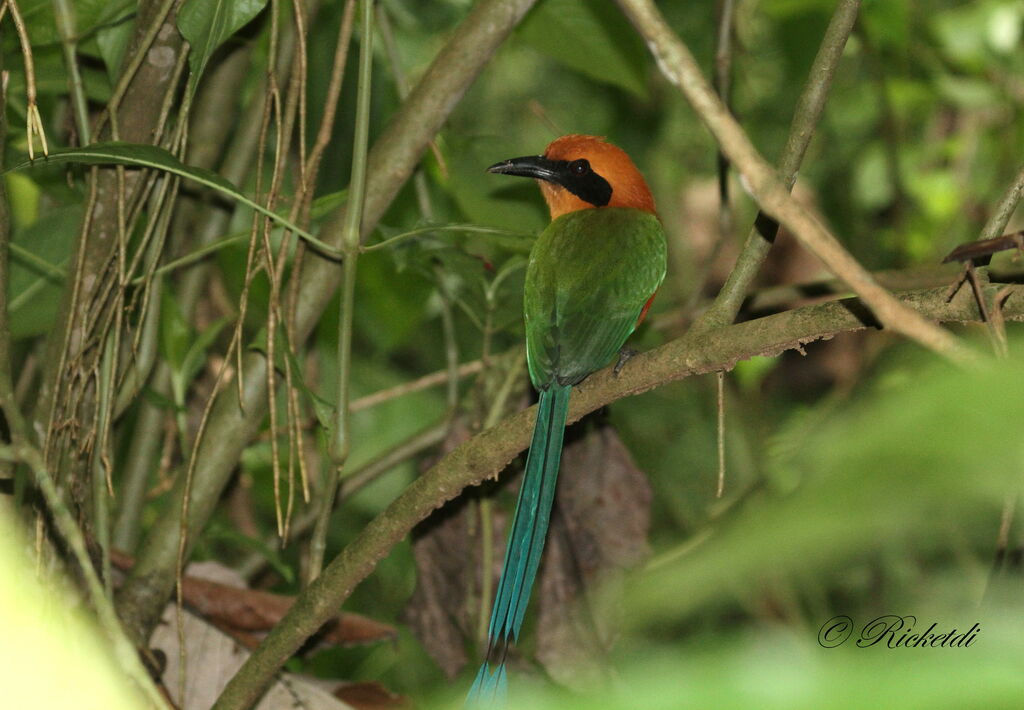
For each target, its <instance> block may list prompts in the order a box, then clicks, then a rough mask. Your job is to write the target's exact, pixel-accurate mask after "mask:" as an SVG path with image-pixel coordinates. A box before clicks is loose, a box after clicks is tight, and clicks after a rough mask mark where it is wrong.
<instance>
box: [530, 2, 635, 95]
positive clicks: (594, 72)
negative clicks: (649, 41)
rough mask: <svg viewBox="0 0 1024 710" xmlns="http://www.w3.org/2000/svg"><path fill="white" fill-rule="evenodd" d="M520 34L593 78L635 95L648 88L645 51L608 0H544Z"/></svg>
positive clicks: (551, 55) (555, 57) (549, 54)
mask: <svg viewBox="0 0 1024 710" xmlns="http://www.w3.org/2000/svg"><path fill="white" fill-rule="evenodd" d="M518 34H519V37H521V38H522V39H523V40H525V41H526V42H527V43H528V44H530V45H532V46H533V47H534V48H536V49H538V50H540V51H541V52H543V53H544V54H547V55H548V56H549V57H551V58H552V59H555V60H557V61H559V62H561V63H563V64H565V65H566V66H568V67H570V68H572V69H575V70H576V71H578V72H581V73H583V74H586V75H587V76H589V77H591V78H592V79H596V80H598V81H602V82H605V83H607V84H612V85H613V86H618V87H621V88H623V89H625V90H626V91H629V92H632V93H634V94H636V95H637V96H644V95H646V93H647V82H646V78H645V77H646V73H647V51H646V50H645V49H644V46H643V42H642V41H641V40H640V38H639V37H638V36H637V34H636V33H635V32H634V31H633V28H632V27H631V26H630V24H629V23H628V22H626V21H625V20H624V19H623V17H622V13H621V12H620V11H619V9H618V8H617V7H616V6H615V4H614V3H612V2H611V0H546V1H545V2H543V3H540V4H539V5H538V7H537V8H536V9H535V10H534V11H533V12H531V13H530V15H529V16H528V17H527V18H526V21H525V22H523V24H522V26H521V27H520V29H519V33H518Z"/></svg>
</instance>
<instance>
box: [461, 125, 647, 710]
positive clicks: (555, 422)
mask: <svg viewBox="0 0 1024 710" xmlns="http://www.w3.org/2000/svg"><path fill="white" fill-rule="evenodd" d="M487 172H489V173H496V174H500V175H514V176H519V177H527V178H534V179H535V180H536V181H537V183H538V184H539V186H540V190H541V193H542V195H543V197H544V200H545V202H546V203H547V206H548V209H549V211H550V213H551V223H550V224H549V225H548V227H547V228H546V229H544V231H543V232H542V233H541V234H540V236H539V237H538V238H537V241H536V242H535V243H534V245H533V248H532V249H531V251H530V258H529V263H528V265H527V269H526V283H525V289H524V296H523V311H524V316H525V323H526V361H527V369H528V371H529V374H530V380H531V382H532V383H533V386H534V387H535V388H536V390H537V392H538V394H539V397H538V405H537V419H536V423H535V424H534V428H533V437H532V439H531V441H530V451H529V454H527V460H526V471H525V474H524V476H523V482H522V487H521V488H520V491H519V499H518V502H517V503H516V509H515V514H514V516H513V519H512V527H511V530H510V533H509V539H508V546H507V548H506V552H505V561H504V566H503V568H502V572H501V578H500V579H499V581H498V587H497V591H496V593H495V599H494V606H493V607H492V610H491V619H490V625H489V627H488V647H487V656H486V658H485V660H484V661H483V663H482V665H481V666H480V670H479V672H478V673H477V676H476V679H475V681H474V682H473V686H472V688H471V689H470V692H469V695H468V696H467V699H466V707H467V708H485V707H499V706H501V705H503V704H505V702H506V697H507V689H508V677H507V672H506V669H505V660H506V655H507V653H508V649H509V647H510V646H511V645H512V644H514V643H515V642H517V641H518V638H519V631H520V629H521V627H522V624H523V618H524V615H525V612H526V606H527V603H528V602H529V598H530V591H531V589H532V588H533V582H534V578H535V577H536V575H537V569H538V567H539V565H540V561H541V554H542V552H543V549H544V539H545V537H546V535H547V529H548V521H549V519H550V515H551V506H552V504H553V502H554V495H555V483H556V480H557V476H558V467H559V462H560V459H561V452H562V437H563V433H564V430H565V425H566V418H567V416H568V410H569V399H570V393H571V391H572V387H573V386H574V385H577V384H579V383H580V382H582V381H583V380H584V379H585V378H586V377H587V376H588V375H590V374H591V373H593V372H595V371H597V370H599V369H601V368H603V367H604V366H606V365H607V364H609V363H610V362H611V360H612V359H613V358H614V357H615V356H616V355H617V354H620V353H622V352H623V345H624V343H625V341H626V339H627V338H628V337H629V336H630V334H632V332H633V331H634V330H635V329H636V327H637V326H638V325H639V324H640V322H641V321H642V320H643V319H644V316H645V315H646V314H647V310H648V308H650V305H651V301H652V300H653V299H654V294H655V292H656V291H657V290H658V287H659V286H660V285H661V282H662V280H663V279H664V278H665V268H666V240H665V231H664V228H663V227H662V223H661V220H660V218H659V217H658V214H657V211H656V210H655V205H654V198H653V197H652V196H651V191H650V189H649V188H648V187H647V183H646V182H645V181H644V178H643V176H642V175H641V174H640V171H639V170H638V169H637V167H636V165H635V164H634V163H633V161H632V160H631V159H630V157H629V155H628V154H627V153H626V152H625V151H623V150H622V149H621V148H619V147H617V146H615V145H613V144H612V143H609V142H608V141H606V140H605V139H604V138H601V137H598V136H590V135H579V134H572V135H566V136H562V137H560V138H558V139H556V140H554V141H553V142H551V143H550V144H549V145H548V146H547V148H546V149H545V151H544V153H543V155H532V156H525V157H521V158H512V159H510V160H504V161H502V162H500V163H496V164H494V165H492V166H490V167H489V168H487ZM622 362H623V361H622V360H620V363H619V364H622ZM484 573H485V574H488V573H489V572H488V571H487V570H484Z"/></svg>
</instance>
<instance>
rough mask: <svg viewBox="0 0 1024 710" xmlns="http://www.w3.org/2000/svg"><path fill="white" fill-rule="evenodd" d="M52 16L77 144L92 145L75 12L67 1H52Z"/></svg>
mask: <svg viewBox="0 0 1024 710" xmlns="http://www.w3.org/2000/svg"><path fill="white" fill-rule="evenodd" d="M53 16H54V19H55V20H56V24H57V33H58V34H59V35H60V43H61V46H62V47H63V48H64V65H65V67H66V68H67V70H68V92H69V93H70V94H71V105H72V106H73V107H74V111H75V128H77V129H78V144H79V145H89V144H90V143H92V137H91V133H90V131H89V105H88V102H87V101H86V98H85V86H84V85H83V84H82V74H81V72H79V70H78V57H77V53H78V40H77V31H76V30H75V10H74V8H73V7H72V6H71V3H70V2H68V0H53Z"/></svg>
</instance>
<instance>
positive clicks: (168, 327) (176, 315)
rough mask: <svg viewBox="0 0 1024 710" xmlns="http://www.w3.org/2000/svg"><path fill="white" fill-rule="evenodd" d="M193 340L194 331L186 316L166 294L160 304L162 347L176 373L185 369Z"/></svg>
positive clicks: (168, 363) (168, 362)
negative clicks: (186, 356)
mask: <svg viewBox="0 0 1024 710" xmlns="http://www.w3.org/2000/svg"><path fill="white" fill-rule="evenodd" d="M191 340H192V329H191V328H189V325H188V322H187V321H186V320H185V316H183V315H182V314H181V309H180V308H179V307H178V304H177V303H176V302H175V301H174V299H173V298H171V297H170V296H169V295H166V294H165V295H164V298H163V301H162V302H161V304H160V345H161V349H162V350H163V356H164V358H165V359H166V360H167V365H168V366H169V367H170V368H171V370H173V371H174V372H180V371H181V370H182V369H183V366H184V364H185V354H186V353H187V352H188V347H189V342H190V341H191Z"/></svg>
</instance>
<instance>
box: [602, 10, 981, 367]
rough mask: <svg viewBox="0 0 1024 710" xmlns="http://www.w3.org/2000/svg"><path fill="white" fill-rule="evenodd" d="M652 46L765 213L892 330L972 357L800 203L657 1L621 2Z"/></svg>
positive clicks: (940, 350)
mask: <svg viewBox="0 0 1024 710" xmlns="http://www.w3.org/2000/svg"><path fill="white" fill-rule="evenodd" d="M618 2H619V5H620V6H621V7H622V9H623V11H624V12H625V13H626V15H627V16H628V17H629V19H630V21H631V22H632V23H633V25H634V26H635V27H636V29H637V31H638V32H639V33H640V34H641V36H642V37H643V38H644V39H645V40H646V42H647V46H648V48H649V49H650V50H651V52H652V54H653V55H654V58H655V59H656V60H657V63H658V67H659V68H660V69H661V71H662V73H663V74H664V75H665V77H666V78H667V79H668V80H669V81H670V82H672V83H673V84H675V85H676V86H678V87H679V88H680V90H681V91H682V92H683V95H684V96H685V97H686V99H687V100H688V101H689V102H690V105H691V106H692V107H693V109H694V111H696V112H697V115H698V116H700V118H701V120H702V121H703V122H704V124H705V125H706V126H707V127H708V129H709V130H710V131H711V133H712V134H714V136H715V138H716V139H717V140H718V143H719V145H720V146H721V147H722V150H723V152H725V154H726V155H727V156H728V157H729V159H730V160H731V161H732V163H733V165H734V166H735V167H736V169H737V170H738V171H739V172H740V173H741V174H742V175H743V177H744V178H746V181H747V184H748V185H749V187H750V190H751V192H752V193H753V194H754V197H755V198H756V199H757V202H758V204H759V205H760V206H761V208H762V209H763V210H764V211H765V212H767V213H768V214H770V215H772V216H773V217H774V218H775V219H777V220H778V221H779V222H780V223H782V224H783V225H785V226H786V228H787V229H789V230H790V231H791V232H792V233H793V234H794V236H796V237H797V239H799V240H800V242H801V243H802V244H803V245H804V246H805V247H806V248H807V249H809V250H810V251H811V253H813V254H814V255H815V256H817V257H818V258H819V259H820V260H821V261H822V263H824V264H825V266H826V267H827V268H828V269H829V270H830V271H831V272H832V273H833V274H835V275H836V276H838V277H839V278H841V279H842V280H843V281H845V282H846V283H847V284H848V285H849V286H850V289H851V290H852V291H853V292H854V293H856V294H857V295H859V296H860V297H861V298H862V299H863V300H864V302H865V304H866V305H868V306H869V307H870V308H871V310H872V311H873V312H874V313H875V316H876V317H877V318H878V319H879V320H880V321H881V322H882V323H883V324H885V326H886V327H888V328H892V329H893V330H894V331H896V332H898V333H901V334H903V335H905V336H907V337H908V338H912V339H913V340H916V341H917V342H918V343H920V344H921V345H923V346H925V347H927V348H930V349H931V350H934V351H936V352H938V353H941V354H943V355H945V356H947V357H950V358H952V359H955V360H957V361H961V362H963V361H966V360H968V359H970V358H971V357H972V353H973V351H970V350H968V349H967V348H966V347H965V346H964V345H963V344H961V343H960V342H958V341H957V339H956V338H954V337H953V336H952V335H951V334H950V333H949V332H948V331H946V330H943V329H942V328H940V327H938V326H936V325H935V324H934V323H930V322H928V321H927V320H925V319H924V318H922V317H921V314H919V313H917V312H915V311H913V310H912V309H910V308H907V307H906V306H904V305H903V304H901V303H900V301H898V300H897V299H896V298H894V297H893V295H892V294H890V293H889V292H888V291H886V290H885V289H884V288H882V287H881V286H879V285H878V284H877V283H876V282H875V281H874V279H872V278H871V274H869V273H868V272H867V271H866V270H865V269H864V267H863V266H861V265H860V264H859V263H858V262H857V260H856V259H854V258H853V257H852V256H851V255H850V253H849V252H848V251H846V249H845V248H843V246H842V244H840V243H839V241H838V240H837V239H836V237H835V236H833V235H832V233H831V232H830V231H829V230H828V229H827V228H826V227H825V226H824V224H823V222H822V221H821V219H820V218H819V217H818V216H817V215H815V214H813V213H812V212H811V211H809V210H807V209H805V208H804V207H803V206H802V205H800V204H799V203H798V202H796V201H795V200H794V199H793V197H792V195H790V194H789V191H788V190H787V189H786V185H785V183H783V181H782V180H780V179H779V177H778V175H777V174H776V172H775V170H774V169H773V168H772V167H771V166H770V165H769V164H768V163H767V161H765V159H764V158H763V157H762V156H761V154H760V153H758V152H757V149H756V148H755V147H754V146H753V144H752V143H751V142H750V139H749V138H748V137H747V135H746V133H744V132H743V129H742V128H740V126H739V124H738V123H736V120H735V119H734V118H733V117H732V116H731V115H730V114H729V111H728V110H727V109H726V108H725V106H724V105H723V104H722V102H721V100H719V98H718V97H717V96H716V95H715V92H714V91H712V89H711V87H710V86H708V83H707V81H706V80H705V79H704V76H703V74H701V71H700V67H699V66H698V65H697V61H696V60H695V59H694V58H693V54H691V52H690V50H689V49H688V48H687V47H686V45H685V44H684V43H683V42H682V41H681V40H680V39H679V38H678V37H677V36H676V35H675V33H673V32H672V29H671V28H670V27H669V26H668V25H667V24H666V23H665V20H664V18H663V17H662V16H661V13H660V12H658V9H657V8H656V7H655V6H654V3H653V2H652V0H618Z"/></svg>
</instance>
